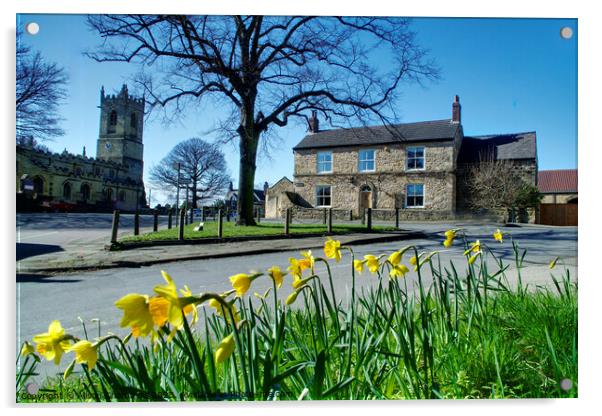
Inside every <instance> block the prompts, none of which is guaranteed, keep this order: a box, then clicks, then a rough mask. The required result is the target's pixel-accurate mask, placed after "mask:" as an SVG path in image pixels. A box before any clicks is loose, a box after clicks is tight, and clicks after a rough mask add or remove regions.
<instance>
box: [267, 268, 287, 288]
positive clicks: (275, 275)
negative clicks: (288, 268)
mask: <svg viewBox="0 0 602 416" xmlns="http://www.w3.org/2000/svg"><path fill="white" fill-rule="evenodd" d="M268 275H269V276H270V277H271V278H272V279H273V280H274V282H275V283H276V287H277V288H278V289H280V287H281V286H282V280H283V278H284V276H285V275H286V273H282V270H280V267H278V266H272V267H270V268H269V269H268Z"/></svg>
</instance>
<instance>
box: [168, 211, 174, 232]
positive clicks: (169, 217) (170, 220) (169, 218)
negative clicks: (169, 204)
mask: <svg viewBox="0 0 602 416" xmlns="http://www.w3.org/2000/svg"><path fill="white" fill-rule="evenodd" d="M172 222H173V209H171V208H170V209H169V212H168V214H167V229H168V230H171V223H172Z"/></svg>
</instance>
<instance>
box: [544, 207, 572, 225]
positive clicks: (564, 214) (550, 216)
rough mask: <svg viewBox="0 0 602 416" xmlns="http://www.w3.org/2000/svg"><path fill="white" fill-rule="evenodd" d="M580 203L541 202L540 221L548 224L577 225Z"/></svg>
mask: <svg viewBox="0 0 602 416" xmlns="http://www.w3.org/2000/svg"><path fill="white" fill-rule="evenodd" d="M577 214H578V205H577V204H576V203H569V204H540V205H539V222H540V224H546V225H577Z"/></svg>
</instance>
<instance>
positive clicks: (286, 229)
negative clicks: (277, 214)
mask: <svg viewBox="0 0 602 416" xmlns="http://www.w3.org/2000/svg"><path fill="white" fill-rule="evenodd" d="M290 224H291V209H290V208H287V209H286V214H285V216H284V235H289V233H290Z"/></svg>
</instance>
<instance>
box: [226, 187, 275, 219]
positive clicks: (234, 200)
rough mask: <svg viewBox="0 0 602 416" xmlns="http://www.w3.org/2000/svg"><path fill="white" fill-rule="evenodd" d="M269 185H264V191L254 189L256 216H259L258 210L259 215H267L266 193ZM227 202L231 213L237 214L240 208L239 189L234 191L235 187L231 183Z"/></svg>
mask: <svg viewBox="0 0 602 416" xmlns="http://www.w3.org/2000/svg"><path fill="white" fill-rule="evenodd" d="M268 188H269V185H268V183H267V182H265V183H264V184H263V189H253V211H254V214H253V215H254V216H256V215H257V210H259V215H260V216H262V217H263V216H264V215H265V193H266V191H267V190H268ZM224 199H225V201H226V207H227V208H228V209H229V210H230V212H236V208H237V206H238V189H234V185H233V184H232V182H230V186H229V187H228V192H227V193H226V196H225V197H224Z"/></svg>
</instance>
